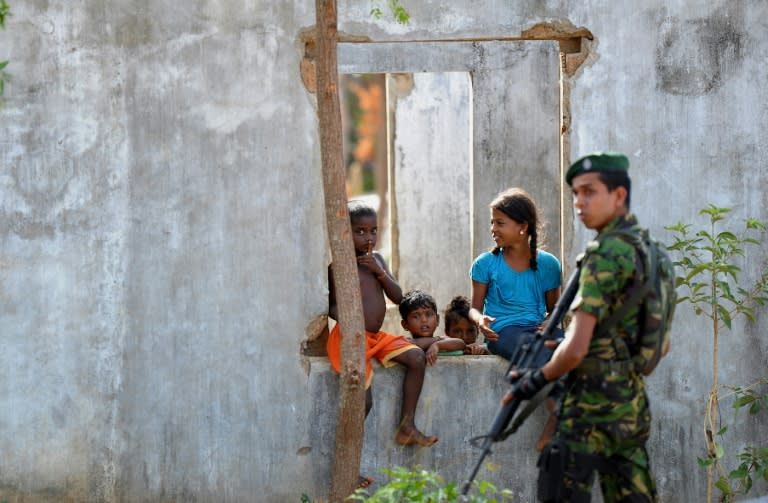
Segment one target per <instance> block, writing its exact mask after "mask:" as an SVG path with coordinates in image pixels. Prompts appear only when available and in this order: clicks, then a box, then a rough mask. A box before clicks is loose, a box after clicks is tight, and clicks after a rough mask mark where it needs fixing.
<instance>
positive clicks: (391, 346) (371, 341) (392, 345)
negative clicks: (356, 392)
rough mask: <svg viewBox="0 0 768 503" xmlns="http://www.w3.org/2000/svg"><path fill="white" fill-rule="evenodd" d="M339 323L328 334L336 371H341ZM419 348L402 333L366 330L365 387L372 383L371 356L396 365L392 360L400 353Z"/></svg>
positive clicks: (327, 347) (387, 365)
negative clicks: (394, 333)
mask: <svg viewBox="0 0 768 503" xmlns="http://www.w3.org/2000/svg"><path fill="white" fill-rule="evenodd" d="M339 325H340V324H339V323H336V326H334V327H333V330H331V333H330V334H329V335H328V344H327V345H326V349H327V350H328V359H329V360H330V361H331V366H332V367H333V370H335V371H336V372H340V371H341V327H340V326H339ZM414 348H415V349H419V346H417V345H415V344H411V343H410V342H408V339H406V338H405V337H404V336H402V335H393V334H389V333H387V332H377V333H373V332H365V387H366V388H367V387H368V386H370V385H371V379H372V378H373V367H372V366H371V358H376V359H377V360H379V362H380V363H381V364H382V365H383V366H384V367H394V366H395V365H397V362H395V361H392V358H395V357H396V356H398V355H401V354H403V353H405V352H406V351H408V350H411V349H414Z"/></svg>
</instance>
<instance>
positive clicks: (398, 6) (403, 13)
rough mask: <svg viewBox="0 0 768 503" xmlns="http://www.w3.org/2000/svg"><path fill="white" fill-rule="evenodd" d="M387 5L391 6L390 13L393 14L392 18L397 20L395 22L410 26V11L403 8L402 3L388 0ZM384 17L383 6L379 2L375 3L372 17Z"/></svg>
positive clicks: (376, 0)
mask: <svg viewBox="0 0 768 503" xmlns="http://www.w3.org/2000/svg"><path fill="white" fill-rule="evenodd" d="M386 1H387V5H388V6H389V10H390V12H392V16H393V17H394V18H395V20H396V21H397V22H398V23H400V24H408V21H410V19H411V16H410V14H408V11H407V10H406V9H405V7H403V4H402V3H400V0H386ZM383 15H384V11H382V9H381V4H380V2H379V0H374V1H373V7H371V16H373V17H375V18H376V19H381V18H382V16H383Z"/></svg>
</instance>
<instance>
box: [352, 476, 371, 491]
mask: <svg viewBox="0 0 768 503" xmlns="http://www.w3.org/2000/svg"><path fill="white" fill-rule="evenodd" d="M371 484H373V479H372V478H371V477H363V476H362V475H359V476H358V477H357V487H356V488H355V489H365V488H366V487H368V486H370V485H371Z"/></svg>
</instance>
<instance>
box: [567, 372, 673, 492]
mask: <svg viewBox="0 0 768 503" xmlns="http://www.w3.org/2000/svg"><path fill="white" fill-rule="evenodd" d="M650 426H651V413H650V410H649V408H648V399H647V396H646V394H645V383H644V382H643V380H642V378H641V377H640V376H638V375H636V374H629V375H626V374H624V375H607V376H596V377H595V376H581V377H572V378H571V379H569V382H568V390H567V392H566V395H565V396H564V397H563V400H562V403H561V407H560V410H559V412H558V431H557V436H558V437H559V438H561V439H562V440H563V441H565V444H566V445H567V446H568V448H569V450H570V456H569V458H568V462H567V464H566V467H565V477H564V481H563V485H564V489H565V494H566V499H565V500H564V501H565V502H568V503H588V502H589V501H590V499H591V493H592V485H593V482H594V476H595V472H597V473H598V474H599V481H600V488H601V490H602V493H603V500H604V501H605V503H619V502H621V503H656V502H658V496H657V494H656V484H655V483H654V480H653V476H652V475H651V469H650V463H649V460H648V453H647V451H646V449H645V442H646V441H647V439H648V437H649V435H650Z"/></svg>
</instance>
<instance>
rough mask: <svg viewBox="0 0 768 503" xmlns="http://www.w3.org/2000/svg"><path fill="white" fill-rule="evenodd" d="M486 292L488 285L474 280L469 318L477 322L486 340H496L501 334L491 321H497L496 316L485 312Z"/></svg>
mask: <svg viewBox="0 0 768 503" xmlns="http://www.w3.org/2000/svg"><path fill="white" fill-rule="evenodd" d="M486 293H488V285H486V284H484V283H480V282H479V281H474V280H472V308H471V309H470V310H469V319H470V320H472V321H473V322H475V324H476V325H477V330H478V331H479V332H480V333H482V334H483V337H485V340H487V341H495V340H497V339H498V338H499V334H497V333H496V332H494V331H493V329H492V328H491V323H493V322H494V321H496V318H493V317H491V316H488V315H487V314H483V308H484V304H485V294H486Z"/></svg>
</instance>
